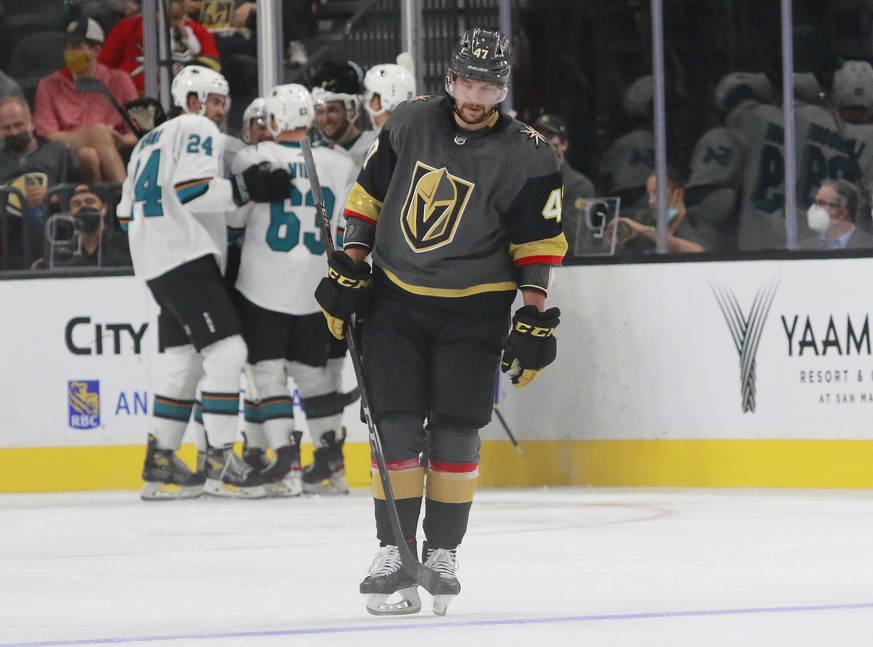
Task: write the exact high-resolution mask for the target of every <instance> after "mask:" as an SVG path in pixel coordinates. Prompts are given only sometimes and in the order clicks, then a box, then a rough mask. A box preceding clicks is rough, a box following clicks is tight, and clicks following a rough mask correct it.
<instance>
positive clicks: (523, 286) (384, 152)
mask: <svg viewBox="0 0 873 647" xmlns="http://www.w3.org/2000/svg"><path fill="white" fill-rule="evenodd" d="M509 49H510V48H509V39H508V38H507V37H506V36H505V35H503V34H501V33H500V32H496V31H488V30H484V29H473V30H470V31H468V32H466V33H465V34H464V35H463V37H462V39H461V40H460V42H459V43H458V44H457V45H456V46H455V47H454V49H453V51H452V55H451V62H450V64H449V68H448V70H447V72H446V79H445V81H446V92H447V93H448V96H444V97H418V98H416V99H415V100H413V101H409V102H407V103H404V104H401V105H399V106H397V108H396V109H395V110H394V112H393V113H392V115H391V117H390V118H389V119H388V121H387V123H386V124H385V125H384V127H383V128H382V130H381V132H380V134H379V137H378V139H377V140H376V142H375V143H374V145H373V147H372V148H371V150H370V152H369V153H368V155H367V157H366V159H365V161H364V165H363V168H362V170H361V172H360V175H359V176H358V181H357V183H356V184H355V186H354V187H353V188H352V191H351V193H350V195H349V199H348V201H347V202H346V208H345V216H346V219H347V225H346V232H345V243H344V250H343V251H339V250H337V251H336V252H335V253H334V254H333V255H332V257H331V259H330V271H329V275H328V277H325V278H323V279H322V281H321V283H320V284H319V287H318V289H317V291H316V298H317V299H318V302H319V304H320V305H321V307H322V309H323V310H324V312H325V316H326V318H327V321H328V327H329V328H330V329H331V331H332V332H333V334H334V335H335V336H337V337H341V336H342V335H343V322H344V321H348V320H349V318H350V317H351V315H352V314H353V313H361V312H363V311H364V310H365V309H366V315H365V318H364V320H363V321H362V322H361V324H360V334H361V349H362V353H363V367H364V377H365V381H366V387H367V388H368V390H369V395H370V405H371V411H372V414H373V419H374V421H375V423H376V426H377V428H378V430H379V434H380V438H381V442H382V447H383V450H384V458H385V461H386V464H387V468H388V472H389V474H390V482H391V485H392V489H393V491H394V495H395V497H396V499H397V509H398V513H399V515H400V521H401V526H402V532H403V538H402V539H403V540H404V541H406V542H407V544H408V545H409V547H410V549H412V550H413V551H415V550H416V532H417V527H418V519H419V516H420V512H421V507H422V498H423V496H424V492H425V489H426V492H427V495H426V497H425V498H424V522H423V530H424V536H425V543H424V546H423V551H422V559H423V561H424V562H425V564H427V566H429V567H430V568H432V569H434V570H435V571H437V572H438V573H439V574H440V576H441V577H442V578H443V580H442V584H443V586H444V589H445V590H446V593H445V594H441V595H438V596H435V597H434V606H433V610H434V612H435V613H437V614H439V615H442V614H444V613H445V612H446V608H447V605H448V604H449V601H450V600H451V599H452V598H453V597H454V595H457V593H458V592H459V591H460V584H459V582H458V580H457V576H456V573H455V569H456V549H457V547H458V545H459V544H460V543H461V542H462V540H463V538H464V534H465V533H466V530H467V521H468V518H469V515H470V508H471V506H472V503H473V494H474V491H475V488H476V479H477V477H478V473H479V448H480V439H479V429H481V428H482V427H484V426H485V425H486V424H488V422H489V420H490V418H491V412H492V408H493V400H492V398H493V394H494V388H495V380H496V375H497V371H496V368H497V366H498V365H501V366H502V370H503V371H504V372H506V373H507V374H508V375H510V376H511V378H512V381H513V384H514V385H515V386H517V387H522V386H526V385H527V384H529V383H530V382H532V381H533V380H534V379H535V378H536V377H537V375H538V374H539V373H540V371H542V370H543V369H544V368H545V367H546V366H547V365H548V364H550V363H551V362H552V361H553V360H554V358H555V353H556V343H557V342H556V340H555V337H554V334H553V333H554V330H555V328H556V327H557V325H558V321H559V315H560V313H559V311H558V309H557V308H549V309H546V308H545V302H546V295H547V293H548V290H549V284H550V282H551V277H552V269H553V267H554V266H556V265H559V264H560V263H561V260H562V259H563V257H564V254H565V252H566V250H567V243H566V240H565V238H564V235H563V233H562V231H561V172H560V169H559V166H558V157H557V155H556V153H555V150H554V149H553V148H552V147H551V145H549V144H548V142H546V140H545V139H544V138H543V136H542V135H540V134H539V133H537V132H536V131H535V130H534V129H532V128H531V127H529V126H526V125H525V124H523V123H521V122H519V121H516V120H515V119H512V118H511V117H509V116H507V115H505V114H502V113H501V112H500V111H499V110H498V107H497V106H498V104H500V102H501V101H503V100H504V99H505V97H506V93H507V90H508V83H509V73H510V51H509ZM369 255H372V260H373V272H372V274H371V272H370V267H369V265H368V264H367V263H366V262H365V260H364V259H365V258H366V257H367V256H369ZM519 291H521V296H522V299H523V303H524V305H523V306H522V307H521V308H519V309H518V310H517V311H516V313H515V316H514V317H513V318H512V326H511V332H509V335H508V338H507V329H508V328H509V324H510V312H511V308H512V305H513V302H514V300H515V298H516V295H517V294H518V292H519ZM501 351H502V359H501ZM398 358H402V361H400V360H399V359H398ZM422 453H424V454H425V455H426V456H427V457H428V460H427V466H426V467H425V466H424V465H422V462H421V461H420V459H419V455H420V454H422ZM373 464H374V469H375V462H374V463H373ZM373 496H374V504H375V517H376V536H377V539H378V540H379V545H380V548H379V551H378V553H377V555H376V557H375V559H374V560H373V563H372V565H371V568H370V571H369V574H368V575H367V577H366V578H365V579H364V580H363V582H361V585H360V592H361V593H362V594H364V596H365V603H366V605H367V608H368V610H369V611H370V612H371V613H374V614H377V615H381V614H395V613H415V612H417V611H418V610H420V608H421V600H420V598H419V596H418V592H417V586H416V583H415V581H414V580H413V579H412V578H410V577H409V576H408V575H407V574H406V573H405V572H404V571H403V569H402V567H401V559H400V553H399V550H398V547H397V540H396V539H395V537H394V534H393V533H392V530H391V525H390V522H389V516H388V508H387V505H386V501H385V495H384V492H383V489H382V486H381V481H380V479H379V478H378V477H377V478H374V479H373ZM394 593H399V594H400V597H401V601H400V602H396V603H394V602H388V598H389V597H390V596H391V595H392V594H394Z"/></svg>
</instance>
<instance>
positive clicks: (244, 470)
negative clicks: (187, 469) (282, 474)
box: [200, 447, 267, 499]
mask: <svg viewBox="0 0 873 647" xmlns="http://www.w3.org/2000/svg"><path fill="white" fill-rule="evenodd" d="M203 458H204V461H205V464H204V465H202V466H200V467H201V468H202V470H203V471H205V473H206V483H205V484H204V486H203V491H204V492H205V493H206V494H209V495H211V496H223V497H233V498H237V499H261V498H263V497H265V496H267V492H266V490H265V489H264V479H263V477H262V476H261V473H260V472H259V471H258V470H256V469H255V468H253V467H252V466H251V465H249V464H248V463H246V461H244V460H243V459H242V458H241V457H239V456H237V455H236V454H235V453H234V451H233V448H232V447H227V448H225V449H220V448H216V447H208V448H207V450H206V454H205V456H204V457H203Z"/></svg>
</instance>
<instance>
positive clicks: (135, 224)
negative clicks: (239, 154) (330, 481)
mask: <svg viewBox="0 0 873 647" xmlns="http://www.w3.org/2000/svg"><path fill="white" fill-rule="evenodd" d="M171 92H172V95H173V102H174V103H175V105H176V106H177V107H179V108H181V109H182V114H180V115H179V116H177V117H175V118H174V119H171V120H169V121H166V122H164V123H163V124H161V125H160V126H158V127H157V128H156V129H154V130H153V131H151V132H150V133H148V135H146V136H145V137H143V139H142V140H140V142H139V144H138V145H137V146H136V148H135V149H134V151H133V153H132V155H131V158H130V164H129V165H128V170H129V172H128V176H127V179H126V180H125V182H124V186H123V187H122V196H121V202H120V204H119V206H118V209H117V214H118V217H119V220H120V221H121V223H122V225H123V226H126V227H127V228H128V231H129V234H130V236H129V240H130V252H131V256H132V258H133V268H134V273H135V274H136V275H137V276H138V277H139V278H141V279H142V280H144V281H145V282H146V285H148V287H149V290H150V291H151V293H152V295H153V296H154V298H155V301H157V303H158V305H159V306H160V308H161V310H160V313H159V315H158V339H159V343H160V345H161V348H162V349H163V350H164V356H165V362H166V363H167V371H166V373H165V378H164V381H163V382H162V384H161V385H160V386H159V387H158V389H157V390H156V393H155V399H154V408H153V411H152V421H151V427H152V432H151V433H150V434H149V437H148V446H147V450H146V458H145V464H144V466H143V481H145V485H144V487H143V490H142V493H141V496H142V498H143V499H153V500H154V499H172V498H190V497H194V496H199V495H200V494H201V493H202V492H203V491H204V487H205V488H206V489H207V491H209V492H210V493H212V494H218V495H220V494H222V492H223V491H224V490H229V491H232V492H233V493H234V494H236V493H238V492H240V491H247V492H248V493H249V495H250V496H253V497H254V496H264V495H265V492H264V487H263V478H262V477H261V475H260V474H259V473H258V472H257V471H255V470H254V469H252V468H251V467H249V466H247V465H246V464H245V463H244V461H243V460H242V458H240V457H239V456H237V455H236V454H235V453H234V452H233V441H234V439H235V437H236V430H237V429H236V427H237V412H238V410H239V404H238V403H239V387H240V373H241V372H242V370H243V365H244V364H245V361H246V352H247V349H246V345H245V342H244V341H243V338H242V335H241V329H240V322H239V318H238V317H237V314H236V311H235V310H234V306H233V302H232V300H231V297H230V293H229V292H228V290H227V288H226V286H225V284H224V280H223V278H222V270H223V266H224V262H225V254H226V250H227V221H226V217H225V212H227V211H231V210H232V209H234V208H236V207H237V206H241V205H243V204H245V203H246V202H248V201H249V200H250V199H251V200H254V201H256V202H272V201H273V200H281V199H283V198H284V197H285V196H287V195H288V191H289V188H290V182H291V177H290V175H289V174H288V172H287V171H285V170H284V169H277V170H269V169H265V168H260V167H256V166H252V167H250V168H247V169H245V170H244V171H243V172H242V173H241V174H240V175H237V176H232V177H231V178H230V179H229V180H228V179H224V172H223V171H224V169H223V168H222V167H223V162H222V157H223V153H224V137H223V136H222V134H221V133H220V132H219V130H218V127H217V126H216V125H215V123H214V121H213V119H211V118H210V117H214V116H215V115H216V114H217V113H222V112H223V111H225V109H226V102H227V95H228V85H227V82H226V81H225V79H224V77H223V76H221V74H218V73H217V72H213V71H212V70H209V69H207V68H205V67H186V68H184V69H183V70H182V71H181V72H179V74H177V75H176V77H175V78H174V79H173V85H172V90H171ZM201 377H202V378H203V380H202V383H201V388H202V406H203V422H204V425H205V428H206V436H207V439H208V441H209V445H210V447H209V451H208V454H207V463H208V469H207V471H206V474H205V475H204V474H199V473H192V472H191V470H190V469H189V468H188V467H187V466H186V465H185V463H184V462H182V460H181V459H179V457H178V456H177V455H176V451H177V450H178V449H179V445H180V443H181V441H182V435H183V434H184V432H185V428H186V426H187V424H188V419H189V418H190V416H191V409H192V407H193V406H194V397H195V391H196V389H197V384H198V381H200V378H201Z"/></svg>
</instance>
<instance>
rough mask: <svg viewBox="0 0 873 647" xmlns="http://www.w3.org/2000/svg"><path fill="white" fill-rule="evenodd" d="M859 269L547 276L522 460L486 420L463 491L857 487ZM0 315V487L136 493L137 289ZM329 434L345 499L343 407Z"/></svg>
mask: <svg viewBox="0 0 873 647" xmlns="http://www.w3.org/2000/svg"><path fill="white" fill-rule="evenodd" d="M868 275H873V261H870V260H868V259H838V260H835V259H830V260H797V261H785V260H781V261H775V260H773V261H749V262H730V263H727V262H710V263H706V262H700V263H698V262H683V263H646V264H635V265H600V266H571V267H564V268H561V269H560V270H559V271H558V272H557V277H556V281H555V284H554V286H553V290H552V295H551V298H550V302H551V303H553V304H555V305H559V306H560V307H561V310H562V318H561V325H560V327H559V329H558V332H557V336H558V340H559V341H558V343H559V352H558V360H557V361H556V362H555V364H554V365H553V366H551V367H549V369H548V370H547V371H546V372H545V373H544V374H543V376H542V377H541V378H540V379H539V380H538V381H537V382H536V383H534V385H532V386H531V387H529V388H527V389H525V390H515V389H513V388H512V387H511V385H509V384H508V382H507V381H505V380H504V379H503V378H501V381H500V385H499V389H498V398H497V406H498V408H499V411H500V413H501V414H502V417H503V418H504V419H505V421H506V423H507V424H508V426H509V427H510V429H511V431H512V433H513V434H514V436H515V437H516V438H517V439H518V440H519V442H520V445H521V447H522V450H523V453H521V454H520V453H518V452H516V451H515V450H514V449H513V447H512V446H511V444H510V443H509V442H508V440H507V435H506V433H505V431H504V429H503V427H502V425H500V424H499V423H498V421H497V420H496V419H495V420H494V421H493V422H492V424H491V425H490V426H489V427H488V428H486V429H485V430H484V431H483V439H484V443H483V451H482V467H481V474H482V478H481V482H482V483H483V484H484V485H507V486H540V485H586V484H591V485H677V486H784V487H853V488H856V487H873V470H870V469H869V466H870V465H871V464H873V442H871V440H870V439H871V425H870V422H869V421H870V419H871V414H873V355H871V339H870V337H871V333H870V313H871V312H873V296H871V295H870V292H869V290H867V289H865V288H866V285H865V283H866V282H865V279H866V277H867V276H868ZM0 312H2V313H3V316H2V317H0V359H2V361H0V411H2V412H3V414H2V416H0V492H3V491H6V492H8V491H59V490H88V489H125V488H137V487H139V485H140V481H139V471H140V468H141V463H142V456H143V444H144V438H145V434H146V431H147V423H148V411H149V410H150V407H151V395H152V393H151V388H152V385H153V384H155V383H156V382H157V380H158V378H159V376H160V374H161V356H160V354H159V353H158V352H157V327H156V314H157V309H156V306H155V305H154V303H153V302H152V300H151V297H150V295H149V294H148V292H147V290H146V289H145V287H144V285H143V284H142V283H140V282H139V281H137V280H136V279H135V278H133V277H130V276H116V277H100V278H88V279H83V278H78V279H69V278H64V279H61V278H58V279H44V280H26V281H24V280H5V281H0ZM347 369H348V367H347ZM346 383H347V386H348V387H349V388H350V387H351V385H352V384H353V376H352V374H351V371H350V370H347V374H346ZM292 386H293V385H292ZM298 412H299V409H298ZM298 420H300V427H301V428H303V429H304V430H305V420H304V419H303V418H302V416H299V417H298ZM346 424H347V426H348V429H349V440H348V444H347V452H346V453H347V468H348V472H349V474H348V477H349V481H350V484H351V485H353V486H361V487H363V486H366V485H367V484H368V482H369V468H368V462H369V461H368V456H367V454H368V447H367V444H366V437H367V436H366V428H365V426H364V425H363V424H362V423H360V421H359V420H358V416H357V410H356V409H355V408H354V407H350V408H349V409H348V410H347V415H346ZM185 451H186V453H185V456H186V458H188V459H192V458H193V452H192V451H191V448H190V447H187V448H186V450H185ZM309 451H311V450H310V448H309V446H308V445H306V446H305V447H304V461H305V460H306V456H307V454H308V452H309Z"/></svg>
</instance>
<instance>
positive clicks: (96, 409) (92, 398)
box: [67, 380, 100, 429]
mask: <svg viewBox="0 0 873 647" xmlns="http://www.w3.org/2000/svg"><path fill="white" fill-rule="evenodd" d="M67 424H68V425H69V427H70V428H71V429H96V428H97V427H99V426H100V380H69V381H68V382H67Z"/></svg>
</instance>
